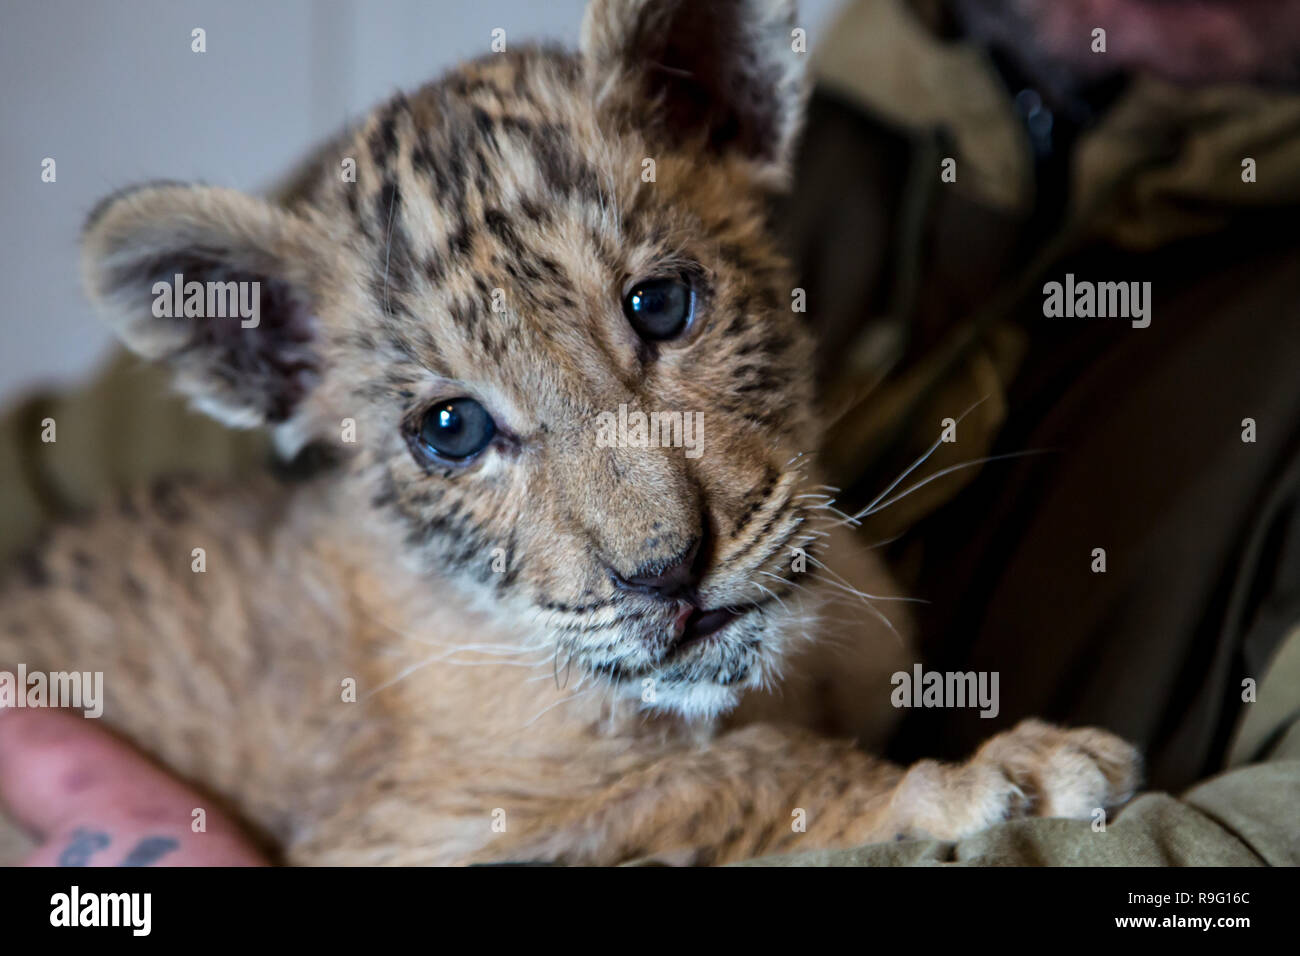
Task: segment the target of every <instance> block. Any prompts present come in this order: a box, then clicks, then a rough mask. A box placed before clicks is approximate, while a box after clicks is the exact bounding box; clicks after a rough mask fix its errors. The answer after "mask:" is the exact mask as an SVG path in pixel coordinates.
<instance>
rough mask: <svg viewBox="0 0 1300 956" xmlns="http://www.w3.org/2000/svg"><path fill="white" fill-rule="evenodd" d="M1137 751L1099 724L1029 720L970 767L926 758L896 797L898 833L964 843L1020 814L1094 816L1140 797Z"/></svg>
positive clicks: (988, 748) (911, 770)
mask: <svg viewBox="0 0 1300 956" xmlns="http://www.w3.org/2000/svg"><path fill="white" fill-rule="evenodd" d="M1141 767H1142V759H1141V756H1140V755H1139V754H1138V752H1137V750H1136V749H1135V748H1134V747H1132V746H1131V745H1130V744H1128V743H1125V742H1124V741H1123V740H1121V739H1120V738H1119V737H1116V736H1115V735H1114V734H1111V733H1108V732H1106V731H1104V730H1097V729H1095V728H1092V727H1084V728H1080V729H1077V730H1065V729H1062V728H1060V727H1054V726H1052V725H1051V724H1047V723H1044V722H1043V721H1041V720H1025V721H1022V722H1021V723H1019V724H1017V725H1016V726H1015V727H1014V728H1013V729H1011V730H1008V731H1006V732H1004V733H1001V734H998V735H997V736H996V737H993V738H991V739H990V740H988V741H987V742H985V744H984V745H983V746H982V747H980V749H979V750H978V751H976V753H975V756H974V757H972V758H971V759H970V760H968V761H967V762H966V763H963V764H957V765H955V766H953V765H945V764H939V763H935V762H934V761H929V760H926V761H922V762H920V763H918V764H915V765H914V766H912V767H910V768H909V769H908V771H907V773H906V774H905V775H904V776H903V779H902V781H900V783H899V785H898V788H897V789H896V791H895V792H894V794H893V799H892V803H893V807H894V810H895V813H896V814H897V818H898V819H900V821H901V823H902V824H903V825H902V826H900V828H899V832H901V833H904V834H909V835H911V834H925V835H928V836H931V837H935V838H937V839H940V840H957V839H960V838H962V837H964V836H968V835H970V834H971V833H976V832H978V831H980V830H982V829H984V828H985V827H988V826H991V825H993V824H995V823H1000V822H1002V821H1003V820H1011V819H1015V818H1017V817H1029V816H1038V817H1069V818H1074V819H1089V818H1091V817H1092V816H1093V814H1094V813H1095V812H1096V811H1097V810H1099V809H1102V810H1105V809H1109V808H1111V807H1116V806H1119V805H1120V804H1122V803H1124V802H1125V801H1126V800H1128V799H1129V797H1131V796H1132V795H1133V791H1134V790H1135V789H1136V788H1137V785H1138V782H1139V780H1140V777H1141Z"/></svg>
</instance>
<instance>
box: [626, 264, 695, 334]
mask: <svg viewBox="0 0 1300 956" xmlns="http://www.w3.org/2000/svg"><path fill="white" fill-rule="evenodd" d="M694 313H695V292H694V290H693V289H692V288H691V287H690V286H689V285H687V284H686V283H685V282H683V281H682V280H680V279H646V280H645V281H643V282H638V283H637V284H636V285H634V286H633V287H632V291H631V292H629V293H628V294H627V296H626V297H625V298H624V299H623V314H624V315H626V316H627V320H628V321H629V322H631V323H632V328H634V329H636V332H637V335H639V336H641V337H642V338H643V339H649V340H651V341H654V342H659V341H663V340H664V339H671V338H674V337H676V336H678V335H681V334H682V333H683V332H684V331H686V327H687V326H688V325H690V324H691V317H692V315H694Z"/></svg>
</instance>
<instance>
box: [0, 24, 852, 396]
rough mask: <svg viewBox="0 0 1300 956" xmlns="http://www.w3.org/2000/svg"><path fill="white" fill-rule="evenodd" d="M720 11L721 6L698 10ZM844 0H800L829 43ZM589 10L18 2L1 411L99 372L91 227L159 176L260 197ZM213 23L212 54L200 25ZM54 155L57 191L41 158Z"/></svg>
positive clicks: (0, 206)
mask: <svg viewBox="0 0 1300 956" xmlns="http://www.w3.org/2000/svg"><path fill="white" fill-rule="evenodd" d="M691 2H708V0H691ZM837 5H838V0H801V2H800V23H801V25H802V26H804V27H805V28H806V29H807V30H808V36H809V39H810V42H811V43H812V44H813V45H815V44H816V42H817V39H818V37H819V36H821V34H822V32H823V31H824V30H825V29H827V28H828V27H829V25H830V20H831V17H832V14H833V12H834V10H835V7H836V6H837ZM584 6H585V2H584V0H117V2H112V3H104V2H90V0H40V2H28V3H19V2H17V0H3V5H2V7H0V89H2V90H4V95H3V97H0V130H2V131H3V133H2V134H0V170H2V171H3V178H2V179H0V183H2V185H0V224H3V229H4V241H3V244H2V245H0V248H3V250H4V251H3V254H0V302H2V303H3V305H2V306H0V308H2V309H3V312H2V313H0V402H4V401H8V400H9V399H12V398H13V397H15V396H16V395H17V394H18V393H20V392H22V391H25V390H27V389H29V388H31V387H33V386H37V385H46V384H61V383H66V382H69V381H73V380H76V379H78V378H81V377H83V376H85V375H87V374H88V373H89V372H90V371H91V370H92V369H93V368H94V366H95V364H96V363H97V362H98V361H99V360H100V358H101V357H102V356H103V355H104V354H105V352H106V351H107V349H108V346H109V340H108V336H107V334H106V333H105V332H104V331H103V330H102V329H101V327H100V325H99V323H98V322H97V321H96V320H95V318H94V317H93V315H92V314H91V311H90V308H89V306H88V305H87V304H86V302H85V300H84V299H83V298H82V296H81V291H80V277H79V273H78V267H77V248H76V246H77V235H78V232H79V231H80V228H81V224H82V222H83V221H84V219H85V217H86V214H87V213H88V212H89V211H90V209H91V208H92V207H93V206H94V204H95V202H96V200H97V199H99V198H100V197H101V196H103V195H105V194H107V193H109V192H111V191H113V190H114V189H117V188H120V187H122V186H125V185H128V184H130V183H133V182H137V181H140V180H145V179H156V178H167V179H183V180H202V181H204V182H207V183H210V184H213V185H221V186H232V187H235V188H239V189H246V190H256V189H260V188H262V187H264V186H266V185H268V184H269V183H270V182H272V181H273V180H274V179H275V178H276V176H277V175H278V174H280V173H282V172H284V171H285V170H286V169H287V168H288V167H289V166H291V165H292V164H293V163H294V161H295V160H297V159H298V158H299V157H300V156H302V155H303V154H304V153H305V151H306V150H307V149H308V148H309V147H310V146H311V145H312V144H313V143H315V142H317V141H319V140H322V139H324V138H325V137H327V136H329V135H330V134H332V133H333V132H335V131H336V130H337V129H339V128H340V127H341V126H342V125H344V123H346V122H347V121H348V120H351V119H355V118H357V117H359V116H360V115H362V114H364V113H365V111H366V110H367V109H368V108H369V107H370V106H372V105H374V104H375V103H377V102H379V101H380V100H382V99H384V98H385V97H387V96H388V95H389V94H391V93H392V92H394V91H396V90H398V89H405V88H410V87H415V86H418V85H419V84H421V83H422V82H424V81H426V80H428V79H431V78H432V77H434V76H435V75H437V74H438V73H440V72H442V71H443V70H444V69H446V68H448V67H449V66H452V65H453V64H455V63H456V62H457V61H459V60H462V59H465V58H468V57H471V56H477V55H479V54H481V53H485V52H487V50H488V44H489V42H490V38H491V31H492V30H493V29H494V28H495V27H502V28H504V29H505V30H506V35H507V42H509V43H512V44H513V43H519V42H523V41H526V40H530V39H543V38H544V39H552V40H558V41H560V42H563V43H565V44H567V45H570V46H571V45H573V44H575V43H576V41H577V35H578V25H579V23H580V22H581V19H582V11H583V8H584ZM195 27H202V28H203V29H205V30H206V31H207V52H206V53H203V54H197V53H193V52H191V50H190V31H191V30H192V29H194V28H195ZM45 157H51V158H53V159H54V160H55V162H56V163H57V175H58V179H57V181H56V182H55V183H44V182H42V181H41V161H42V160H43V159H44V158H45Z"/></svg>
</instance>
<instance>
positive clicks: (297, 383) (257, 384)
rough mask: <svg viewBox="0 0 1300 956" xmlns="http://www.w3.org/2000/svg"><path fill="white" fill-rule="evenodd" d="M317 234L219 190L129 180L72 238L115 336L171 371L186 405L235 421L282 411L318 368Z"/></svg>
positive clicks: (264, 420) (245, 424)
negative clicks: (186, 398) (79, 242)
mask: <svg viewBox="0 0 1300 956" xmlns="http://www.w3.org/2000/svg"><path fill="white" fill-rule="evenodd" d="M323 247H324V244H323V243H322V241H321V240H320V239H319V238H318V237H317V236H316V231H315V229H314V228H313V227H312V226H310V225H309V224H308V223H307V222H306V221H305V220H303V219H301V218H300V217H298V216H296V215H294V214H293V213H290V212H288V211H286V210H284V209H282V208H280V207H278V206H276V205H273V204H271V203H269V202H266V201H264V200H262V199H256V198H254V197H252V196H246V195H244V194H243V193H239V192H235V191H233V190H229V189H216V188H211V187H206V186H189V185H184V184H176V183H165V184H148V185H144V186H138V187H136V188H134V189H131V190H127V191H125V192H122V193H119V194H117V195H115V196H112V197H110V198H108V199H106V200H105V201H104V202H102V203H100V205H99V206H98V207H97V208H96V209H95V211H94V212H92V213H91V215H90V218H89V220H88V221H87V222H86V226H85V229H84V231H83V233H82V272H83V276H84V282H85V287H86V292H87V294H88V295H89V297H90V299H91V301H92V303H94V304H95V305H96V306H97V307H98V309H99V311H100V313H101V314H102V315H103V317H104V319H105V320H106V322H107V323H108V325H109V326H110V328H111V329H112V330H113V331H114V332H115V333H116V334H117V336H118V338H120V339H121V340H122V342H123V343H124V344H125V345H126V346H127V347H128V348H130V349H131V350H132V351H134V352H136V353H138V354H139V355H141V356H143V357H145V358H147V359H152V360H156V361H160V362H163V363H164V364H166V365H168V366H170V367H171V369H172V371H173V374H174V376H175V381H176V385H177V387H178V389H179V390H180V391H181V392H183V393H185V394H187V395H189V396H190V397H191V399H193V401H194V404H195V406H196V407H198V408H199V409H201V410H202V411H205V412H207V413H208V414H209V415H211V416H212V417H213V418H216V419H218V420H219V421H222V422H225V423H226V424H227V425H232V426H234V427H238V428H251V427H254V426H257V425H263V424H276V423H279V422H283V421H286V420H287V419H289V418H291V417H293V415H294V413H295V412H296V411H297V410H298V408H299V406H300V404H301V402H302V400H303V399H304V398H305V397H306V396H307V394H308V393H309V392H310V391H311V390H312V388H313V387H314V386H315V384H316V381H317V379H318V378H319V375H320V372H321V362H320V359H319V349H318V346H319V344H320V342H319V337H320V329H319V328H318V327H317V318H316V310H315V308H314V305H313V303H314V299H315V295H316V294H317V293H318V292H319V289H320V282H321V281H322V277H323V276H324V275H326V269H325V267H324V265H323V257H322V254H321V251H322V249H323Z"/></svg>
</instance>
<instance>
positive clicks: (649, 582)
mask: <svg viewBox="0 0 1300 956" xmlns="http://www.w3.org/2000/svg"><path fill="white" fill-rule="evenodd" d="M703 540H704V539H703V538H696V539H695V541H693V542H692V543H691V545H690V547H688V548H687V549H686V550H685V551H683V552H682V553H681V554H679V555H677V557H675V558H669V559H668V560H667V561H664V560H662V559H661V560H658V561H650V562H647V563H646V564H645V565H643V566H642V567H641V568H640V569H639V570H638V571H637V572H636V573H635V574H632V575H628V576H627V577H624V576H623V575H621V574H619V573H618V571H616V570H615V569H614V568H610V569H609V574H610V577H611V578H612V579H613V581H614V585H615V586H616V587H618V588H620V589H622V590H624V591H636V592H637V593H639V594H645V595H648V596H650V597H653V598H658V599H660V600H663V601H677V600H683V599H686V598H689V597H691V596H692V595H693V594H694V593H695V589H696V587H697V586H698V585H699V583H700V568H699V566H698V564H699V562H698V560H697V559H698V558H699V554H700V545H701V544H702V543H703Z"/></svg>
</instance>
